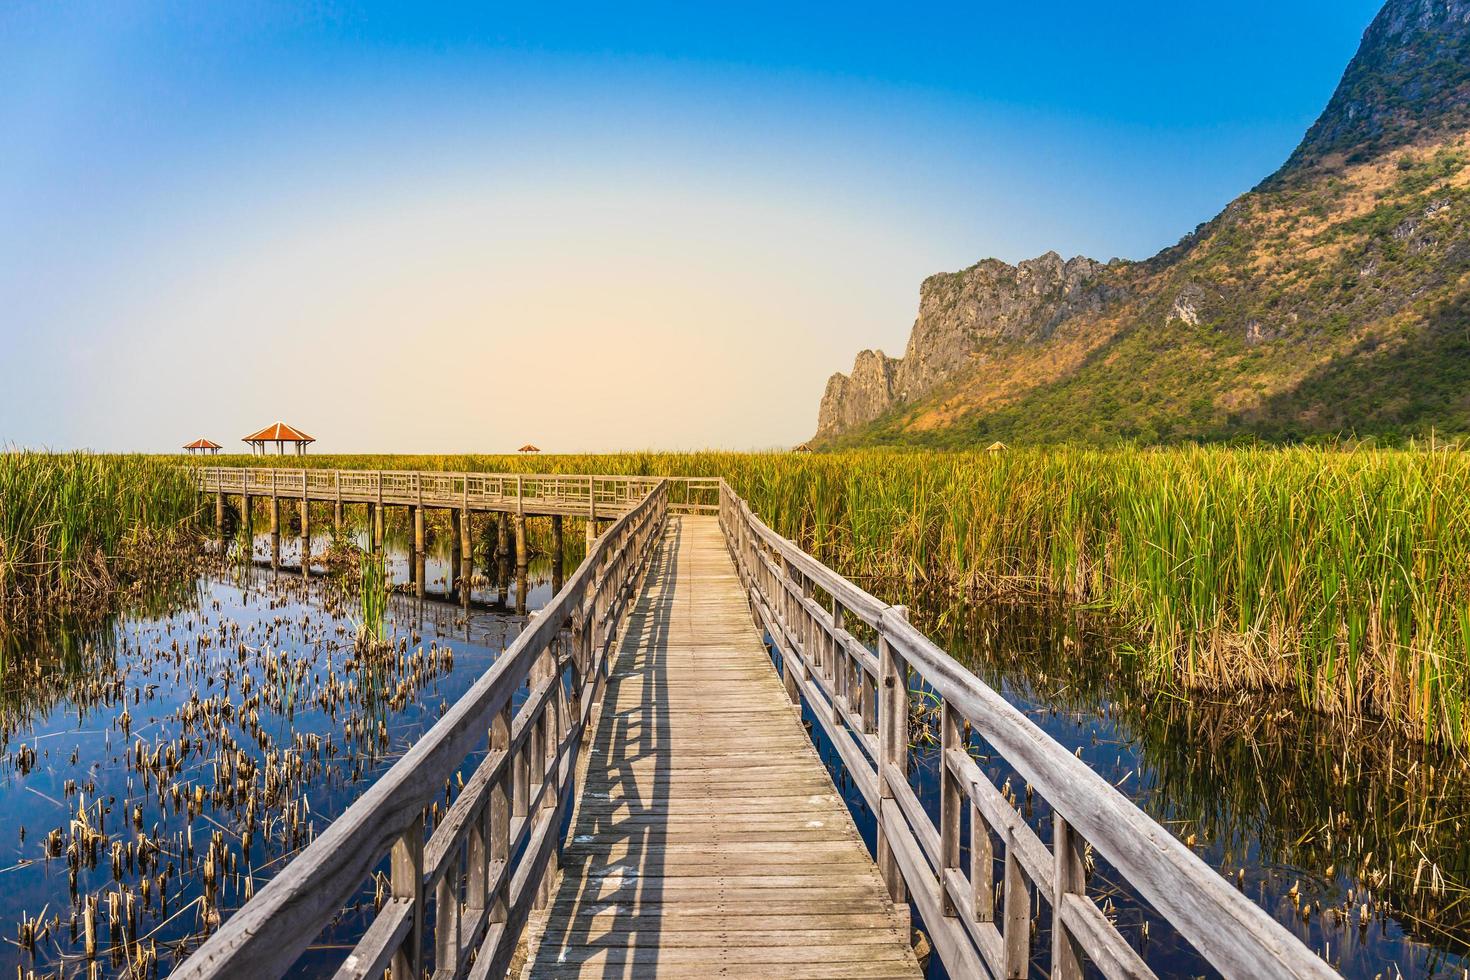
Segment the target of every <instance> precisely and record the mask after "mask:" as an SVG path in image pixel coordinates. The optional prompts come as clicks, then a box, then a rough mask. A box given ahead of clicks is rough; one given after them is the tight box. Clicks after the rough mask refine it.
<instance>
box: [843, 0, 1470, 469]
mask: <svg viewBox="0 0 1470 980" xmlns="http://www.w3.org/2000/svg"><path fill="white" fill-rule="evenodd" d="M1430 429H1436V430H1439V431H1441V432H1446V433H1470V0H1389V2H1388V3H1387V4H1386V5H1385V6H1384V8H1383V9H1382V10H1381V11H1380V12H1379V14H1378V16H1377V17H1376V18H1375V19H1374V21H1373V23H1372V25H1371V26H1370V27H1369V28H1368V30H1367V32H1366V33H1365V34H1364V37H1363V42H1362V45H1361V46H1360V48H1359V50H1358V53H1357V55H1356V56H1355V57H1354V59H1353V61H1352V63H1351V64H1350V65H1349V66H1348V69H1347V71H1346V73H1345V74H1344V76H1343V79H1342V82H1341V84H1340V85H1339V87H1338V89H1337V91H1336V93H1335V94H1334V95H1333V97H1332V99H1331V101H1330V102H1329V103H1328V106H1327V108H1326V110H1325V111H1324V112H1323V113H1322V116H1321V118H1320V119H1318V120H1317V122H1316V123H1315V124H1314V125H1313V126H1312V128H1311V129H1310V131H1309V132H1308V133H1307V135H1306V137H1305V138H1304V139H1303V141H1302V143H1301V145H1300V146H1299V147H1298V148H1297V150H1296V151H1295V152H1294V153H1293V154H1292V156H1291V157H1290V159H1289V160H1288V161H1287V162H1286V164H1285V165H1284V166H1283V167H1282V168H1281V169H1280V170H1279V171H1277V172H1276V173H1275V174H1273V175H1271V176H1270V177H1268V178H1267V179H1266V180H1265V181H1263V182H1262V183H1261V184H1260V185H1259V186H1258V187H1256V188H1255V189H1254V190H1252V191H1250V192H1249V193H1247V194H1245V195H1243V196H1241V197H1240V198H1238V199H1236V200H1235V201H1233V202H1232V203H1231V204H1230V205H1229V206H1227V207H1226V208H1225V210H1224V211H1223V212H1221V214H1220V215H1218V216H1217V217H1216V218H1215V219H1214V220H1212V221H1210V222H1208V223H1206V224H1204V225H1201V226H1200V227H1199V228H1198V229H1196V230H1195V231H1194V232H1192V233H1191V234H1189V235H1188V236H1186V237H1185V238H1184V239H1183V240H1182V241H1180V242H1179V244H1177V245H1175V246H1173V247H1171V248H1168V249H1165V250H1164V251H1163V252H1161V253H1160V254H1158V255H1156V256H1154V257H1153V258H1151V259H1148V260H1146V261H1143V262H1122V261H1114V262H1111V263H1108V264H1106V265H1104V264H1101V263H1098V262H1094V261H1092V260H1090V259H1086V258H1074V259H1071V260H1067V261H1063V260H1062V258H1061V257H1060V256H1057V255H1056V254H1054V253H1049V254H1047V255H1044V256H1042V257H1040V258H1038V259H1033V260H1030V261H1026V262H1021V263H1020V264H1018V265H1016V266H1011V265H1008V264H1006V263H1004V262H999V261H996V260H994V259H990V260H986V261H984V262H981V263H979V264H977V265H975V266H972V267H971V268H969V269H966V270H964V271H961V272H957V273H947V274H941V275H936V276H931V277H930V278H929V279H927V280H925V281H924V283H923V285H922V286H921V287H920V293H919V315H918V318H917V320H916V321H915V323H914V328H913V332H912V334H911V336H910V338H909V342H908V346H907V348H906V349H905V351H904V355H903V357H901V358H891V357H888V356H886V355H884V354H883V353H882V352H875V351H864V352H863V353H861V354H859V355H858V358H857V361H856V362H855V364H854V366H853V371H852V373H851V374H850V375H842V374H838V375H834V376H833V377H832V379H831V380H830V381H829V382H828V383H827V389H826V393H825V394H824V396H823V398H822V404H821V410H820V414H819V418H818V431H817V441H818V442H819V443H822V444H834V443H836V444H849V443H866V442H920V443H930V444H968V443H976V442H982V441H989V440H991V439H997V438H999V439H1018V440H1030V441H1047V440H1058V439H1068V440H1082V441H1099V442H1101V441H1109V440H1114V439H1137V440H1142V441H1170V440H1177V439H1223V438H1230V437H1232V436H1237V435H1257V436H1262V437H1265V438H1273V439H1291V438H1303V437H1310V436H1314V435H1333V434H1357V435H1364V436H1366V435H1379V436H1385V437H1389V438H1397V437H1402V436H1405V435H1411V434H1416V433H1423V432H1427V431H1429V430H1430Z"/></svg>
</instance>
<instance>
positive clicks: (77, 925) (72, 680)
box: [0, 535, 560, 978]
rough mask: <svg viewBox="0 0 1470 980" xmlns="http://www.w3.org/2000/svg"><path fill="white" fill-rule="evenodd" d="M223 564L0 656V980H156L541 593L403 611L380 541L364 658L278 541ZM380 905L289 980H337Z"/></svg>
mask: <svg viewBox="0 0 1470 980" xmlns="http://www.w3.org/2000/svg"><path fill="white" fill-rule="evenodd" d="M330 544H331V542H330V541H329V540H328V539H326V538H322V539H314V540H313V542H312V548H311V551H312V554H313V555H321V554H322V553H323V552H325V551H326V550H327V548H328V547H329V545H330ZM231 547H232V550H233V551H234V552H236V555H237V556H236V557H235V558H232V559H231V560H230V561H229V562H228V563H227V564H225V563H222V564H220V565H218V566H217V567H213V568H212V570H211V571H210V572H209V573H208V574H205V575H203V576H201V577H199V578H198V579H196V580H194V581H191V582H186V583H183V584H182V585H181V587H180V588H179V589H178V590H177V591H176V593H175V594H173V595H168V596H163V597H157V598H151V599H150V601H149V603H148V604H147V606H146V607H145V608H143V609H140V610H137V611H134V612H130V613H126V614H123V615H120V616H116V617H113V618H111V619H110V620H108V621H105V622H103V623H102V624H101V625H98V624H96V623H93V624H92V625H91V626H90V627H86V628H83V627H80V626H76V625H75V624H52V626H51V628H50V629H48V630H46V631H45V633H44V635H41V636H37V637H19V636H12V637H10V638H8V639H7V640H5V641H4V643H5V646H4V647H3V648H0V651H3V661H0V662H3V663H4V664H5V667H6V669H5V671H4V672H3V676H4V681H3V683H0V938H3V942H0V977H12V976H15V977H22V978H24V977H28V976H31V975H32V971H34V975H35V976H37V977H48V976H73V977H82V976H90V975H99V976H108V975H113V976H126V975H134V976H161V975H166V974H167V973H168V972H169V970H170V969H171V968H172V967H173V966H174V965H175V964H176V963H177V962H178V960H179V959H180V957H181V956H182V955H185V954H187V952H189V951H190V950H192V949H193V948H195V947H196V946H197V945H198V943H199V941H200V940H201V938H202V937H203V936H204V935H206V934H207V933H208V932H210V931H212V930H213V929H214V928H216V927H217V925H218V923H219V922H220V921H221V918H222V917H226V916H228V915H229V914H230V913H231V912H232V911H234V910H235V909H237V908H239V907H240V905H242V904H243V903H244V902H245V901H246V900H247V899H248V898H249V897H250V896H251V895H252V894H253V893H254V892H255V891H257V890H259V888H260V887H261V886H262V885H263V884H264V883H265V882H266V881H268V880H269V879H270V878H271V877H272V876H273V875H274V874H275V873H276V872H277V871H279V870H280V869H281V868H282V867H283V866H284V865H285V864H286V862H287V861H288V860H289V859H290V858H291V857H292V856H293V855H294V854H296V853H297V852H299V851H300V850H301V849H302V848H303V847H305V846H306V844H308V843H309V842H310V841H311V840H312V839H313V837H314V836H315V835H316V834H317V833H320V832H321V830H322V829H323V828H325V827H326V825H327V824H328V823H329V822H330V821H331V820H332V819H333V818H334V817H336V816H337V815H339V814H340V813H342V812H343V811H344V810H345V809H346V808H347V807H348V806H349V805H350V804H351V803H352V802H353V801H354V800H355V799H356V798H358V797H359V796H361V795H362V793H363V792H364V791H365V790H366V789H367V788H368V787H369V786H370V785H371V784H372V782H373V780H374V779H375V778H376V777H377V776H378V775H380V774H381V773H382V772H384V771H385V770H386V769H387V768H388V767H389V766H391V765H392V764H393V762H394V761H395V760H396V759H397V758H398V757H399V756H400V755H402V753H403V752H404V751H406V750H407V748H408V747H409V746H410V745H412V744H413V743H414V741H415V740H416V739H417V738H418V737H419V736H420V735H422V734H423V733H424V732H425V731H427V730H428V728H429V727H430V726H432V725H433V723H434V722H435V721H436V720H437V719H438V718H439V717H440V715H441V714H442V713H443V712H444V710H445V709H447V707H448V706H449V705H451V704H453V703H454V702H455V701H456V700H457V699H458V698H459V697H460V696H461V695H462V694H463V693H464V692H465V691H466V690H467V689H468V688H469V686H470V685H471V684H472V683H473V681H474V680H475V679H476V678H477V677H479V676H480V675H481V674H482V673H483V672H484V671H485V670H486V669H487V668H489V666H490V665H491V664H492V663H493V662H494V660H495V659H496V657H497V656H498V655H499V654H500V652H501V651H503V650H504V649H505V648H506V647H507V646H508V645H509V644H510V643H511V642H512V641H513V640H514V639H515V637H516V636H517V635H518V634H519V632H520V630H521V628H522V626H523V624H524V622H525V616H524V615H523V614H520V613H518V612H517V610H523V611H531V612H533V611H534V610H536V609H538V608H540V607H541V606H542V605H544V604H545V603H546V602H547V601H548V600H549V599H550V598H551V596H552V594H553V590H552V583H553V580H554V579H555V580H556V581H557V583H558V584H559V580H560V569H553V568H552V565H551V563H550V562H549V561H548V560H545V559H542V560H540V561H535V562H533V563H532V566H531V569H530V575H529V576H528V578H527V580H526V581H524V582H516V581H515V580H514V578H513V577H510V576H508V575H504V574H502V575H498V576H496V578H498V581H493V582H480V581H478V580H477V582H476V583H475V587H474V589H473V590H472V599H473V604H472V605H471V607H470V608H469V609H466V608H464V607H463V606H461V605H460V604H459V603H457V602H450V601H444V600H442V599H441V600H436V599H433V598H429V599H419V598H416V597H415V596H414V595H413V594H412V592H413V590H412V589H411V588H410V589H408V590H407V594H404V590H405V583H406V581H407V580H408V578H409V564H408V559H407V556H406V554H405V552H404V551H403V548H402V546H401V544H400V543H399V542H398V541H397V540H396V539H394V538H393V537H391V536H390V538H389V541H388V547H387V549H386V553H387V555H388V559H389V560H388V568H389V573H390V579H391V581H393V582H395V583H397V589H398V591H397V592H395V593H394V594H393V595H392V596H391V597H390V599H389V601H388V608H387V615H386V624H385V625H386V628H387V635H388V637H389V642H388V645H387V646H386V647H378V648H376V649H375V651H373V652H371V653H367V652H364V651H362V650H360V649H357V648H356V646H355V642H354V641H355V638H356V636H357V632H358V627H359V622H360V618H361V617H360V608H361V607H360V604H359V603H358V601H357V599H356V598H355V597H353V596H351V595H350V594H348V592H347V591H346V590H344V589H343V588H342V583H341V582H340V581H338V580H337V579H334V578H333V577H331V576H328V575H323V574H321V572H322V569H320V568H319V567H318V569H317V572H318V574H317V575H315V576H313V577H311V578H309V579H304V578H303V577H302V576H301V575H300V572H299V567H298V568H296V569H295V570H294V571H291V570H288V569H289V568H290V566H292V565H295V566H299V554H300V544H299V541H298V540H296V539H293V538H290V537H283V538H282V539H281V540H280V541H279V542H278V543H277V549H276V555H277V558H278V561H279V564H280V565H281V566H282V569H283V570H280V571H275V570H272V569H271V568H269V567H262V566H261V564H259V562H260V560H261V559H265V560H266V564H267V565H268V564H269V559H270V557H271V555H272V543H271V541H270V537H269V535H265V536H257V537H256V538H255V540H254V542H253V551H254V558H255V561H251V562H247V561H241V560H239V558H238V552H239V550H240V546H239V544H238V543H236V544H234V545H232V546H231ZM451 567H452V563H451V555H450V554H449V551H448V547H447V545H446V546H445V547H444V548H442V549H440V550H438V551H434V550H431V552H430V554H429V556H428V558H427V561H426V568H425V576H426V583H425V584H426V586H427V591H428V592H430V593H431V594H432V593H433V592H435V591H436V590H437V591H441V592H447V591H448V589H449V585H448V583H449V582H450V575H449V569H450V568H451ZM502 567H503V566H502ZM478 760H479V754H477V755H476V756H474V757H472V758H470V759H468V760H466V763H465V766H464V767H463V768H462V769H461V772H460V776H461V777H464V776H467V775H468V773H469V772H470V771H471V769H472V768H473V766H474V764H475V763H476V762H478ZM457 788H458V787H457V786H454V787H448V786H447V787H446V791H445V797H444V800H443V801H440V802H439V803H438V804H437V809H438V810H439V811H440V812H442V811H443V810H444V809H446V808H447V806H448V802H449V800H450V799H451V797H452V795H453V793H454V791H455V790H457ZM384 869H386V860H385V862H384ZM381 887H385V886H382V885H379V884H378V883H377V882H369V883H367V884H366V886H365V888H364V889H363V890H362V891H361V892H360V893H359V894H358V895H357V897H356V899H355V901H354V902H353V903H352V904H351V905H350V906H349V907H348V908H347V909H345V910H344V911H343V913H342V914H341V915H339V917H338V918H337V919H336V920H335V921H334V922H333V923H332V924H331V925H330V926H329V927H328V928H327V929H326V930H325V931H324V932H323V933H322V935H321V936H320V937H319V939H318V943H317V945H316V946H314V947H313V949H312V951H311V952H309V953H308V954H306V956H304V957H303V959H302V961H301V963H300V966H299V972H300V973H302V974H305V975H319V974H329V973H330V972H331V970H333V969H334V968H335V966H336V965H337V964H338V963H340V961H341V959H342V957H343V956H344V955H345V951H346V949H347V948H348V947H350V945H351V944H352V943H353V942H354V941H355V940H356V938H357V937H358V936H360V935H361V932H362V930H363V929H364V928H365V925H366V922H367V921H368V919H369V918H370V915H371V913H372V911H373V908H374V904H375V902H376V901H378V900H379V898H380V888H381ZM89 935H90V936H91V939H90V940H89V938H88V937H89ZM89 947H90V948H92V949H93V951H94V952H93V955H91V956H89V955H88V950H89Z"/></svg>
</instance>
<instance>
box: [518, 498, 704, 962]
mask: <svg viewBox="0 0 1470 980" xmlns="http://www.w3.org/2000/svg"><path fill="white" fill-rule="evenodd" d="M683 533H684V531H683V527H682V523H681V522H680V521H679V519H678V518H671V519H670V520H669V523H668V526H667V528H666V530H665V532H664V535H663V539H662V540H661V542H660V543H659V545H658V552H657V554H656V555H655V557H654V561H653V566H652V568H651V570H650V572H649V576H648V579H647V581H646V585H645V587H644V591H643V593H642V595H641V596H640V597H639V598H638V600H637V602H636V603H635V604H634V606H633V609H632V610H631V611H630V613H629V618H628V627H627V632H626V633H625V635H624V637H623V640H622V642H621V643H620V644H619V647H618V651H617V655H616V657H615V658H614V659H613V661H612V665H611V674H612V676H611V677H610V678H609V680H608V682H607V689H606V691H605V694H604V698H603V710H602V715H601V717H600V718H599V720H598V724H597V727H596V731H595V732H594V733H593V735H592V740H591V742H590V744H589V747H588V760H587V775H586V781H585V784H584V786H583V789H582V795H581V800H580V803H579V805H578V807H577V812H576V815H575V817H574V819H573V823H572V828H571V837H570V843H569V847H568V849H567V850H566V851H565V852H564V855H563V874H562V877H561V881H560V882H559V883H558V885H557V888H556V891H555V892H554V894H553V896H552V900H551V908H550V915H549V917H548V920H547V926H546V930H545V933H544V936H543V938H542V941H541V943H540V946H539V948H538V950H537V952H536V956H535V958H534V959H533V960H532V961H531V964H530V968H531V971H532V974H533V975H534V974H535V973H536V972H539V971H540V970H543V969H545V970H547V971H550V970H552V969H557V970H567V969H570V968H572V967H578V966H589V965H590V966H593V968H594V969H595V965H596V964H597V963H598V962H599V961H601V962H602V965H603V975H604V976H606V977H609V978H610V977H622V976H624V975H626V974H628V973H629V971H630V968H632V970H633V971H634V972H635V973H636V972H637V969H638V968H639V967H655V966H657V965H658V949H659V943H658V938H659V930H660V927H661V913H662V902H663V894H662V889H663V884H662V883H663V880H664V878H663V874H664V870H665V868H664V848H665V846H666V844H667V838H668V823H669V819H670V816H671V814H670V811H669V802H670V797H671V795H672V793H671V790H672V787H671V785H670V782H671V775H670V764H671V749H672V746H671V744H670V743H669V740H668V739H669V736H668V734H667V733H668V731H669V729H668V712H669V701H668V696H669V692H668V662H667V661H668V643H667V640H668V630H669V625H670V623H671V622H672V621H673V617H672V616H671V614H670V613H671V610H672V607H673V603H674V596H675V592H676V589H677V585H678V580H679V574H678V556H679V544H680V540H681V538H682V536H683ZM623 692H630V695H631V696H629V697H626V698H625V699H622V700H623V703H624V704H625V705H628V706H626V707H622V708H619V706H618V705H619V701H620V694H622V693H623ZM650 765H651V766H652V767H653V772H652V773H648V772H647V769H648V767H649V766H650ZM640 777H641V778H640ZM594 844H595V849H593V848H592V847H590V846H589V845H594ZM584 975H585V974H584Z"/></svg>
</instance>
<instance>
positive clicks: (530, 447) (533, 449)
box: [516, 442, 541, 453]
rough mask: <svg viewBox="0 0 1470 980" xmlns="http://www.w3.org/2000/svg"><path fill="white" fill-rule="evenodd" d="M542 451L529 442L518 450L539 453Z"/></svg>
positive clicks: (519, 451)
mask: <svg viewBox="0 0 1470 980" xmlns="http://www.w3.org/2000/svg"><path fill="white" fill-rule="evenodd" d="M540 451H541V450H540V449H538V448H537V447H535V446H533V445H531V444H530V443H529V442H528V443H526V444H525V445H524V446H522V447H521V448H520V449H517V450H516V452H518V453H539V452H540Z"/></svg>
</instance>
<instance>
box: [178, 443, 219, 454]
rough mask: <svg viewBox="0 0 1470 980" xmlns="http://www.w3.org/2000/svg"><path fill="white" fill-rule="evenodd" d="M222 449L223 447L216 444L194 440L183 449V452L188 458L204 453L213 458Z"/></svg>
mask: <svg viewBox="0 0 1470 980" xmlns="http://www.w3.org/2000/svg"><path fill="white" fill-rule="evenodd" d="M222 448H223V447H222V446H221V445H220V444H219V443H217V442H210V441H209V440H208V439H195V440H194V441H193V442H191V443H189V444H188V445H187V446H185V447H184V452H186V453H188V454H189V455H190V456H193V455H194V454H195V453H206V454H208V455H210V456H213V455H215V454H216V453H218V452H219V451H220V449H222Z"/></svg>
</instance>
